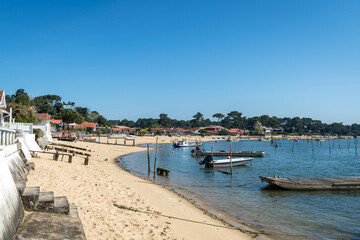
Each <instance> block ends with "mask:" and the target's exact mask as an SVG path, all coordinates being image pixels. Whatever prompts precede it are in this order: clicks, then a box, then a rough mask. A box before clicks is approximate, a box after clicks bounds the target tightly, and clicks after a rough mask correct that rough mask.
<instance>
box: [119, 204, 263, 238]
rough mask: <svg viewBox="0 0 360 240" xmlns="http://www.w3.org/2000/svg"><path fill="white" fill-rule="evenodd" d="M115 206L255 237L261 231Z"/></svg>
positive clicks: (120, 206)
mask: <svg viewBox="0 0 360 240" xmlns="http://www.w3.org/2000/svg"><path fill="white" fill-rule="evenodd" d="M114 206H115V207H117V208H120V209H124V210H129V211H133V212H138V213H146V214H152V215H156V216H159V217H166V218H170V219H177V220H181V221H186V222H192V223H199V224H203V225H208V226H212V227H220V228H227V229H233V230H239V231H240V232H243V233H247V234H250V235H252V236H253V237H256V236H258V234H259V233H256V232H253V231H248V230H244V229H241V228H237V227H233V226H224V225H217V224H211V223H206V222H199V221H195V220H190V219H186V218H179V217H173V216H168V215H163V214H161V213H157V212H149V211H143V210H139V209H136V208H132V207H127V206H124V205H118V204H116V203H114Z"/></svg>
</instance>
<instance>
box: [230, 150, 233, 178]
mask: <svg viewBox="0 0 360 240" xmlns="http://www.w3.org/2000/svg"><path fill="white" fill-rule="evenodd" d="M231 145H232V144H231V143H230V174H231V176H232V174H233V167H232V149H231Z"/></svg>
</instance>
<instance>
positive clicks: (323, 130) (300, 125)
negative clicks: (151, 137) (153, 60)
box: [108, 111, 360, 136]
mask: <svg viewBox="0 0 360 240" xmlns="http://www.w3.org/2000/svg"><path fill="white" fill-rule="evenodd" d="M212 117H213V118H216V119H217V121H211V120H210V119H209V118H206V119H205V118H204V116H203V114H201V113H200V112H198V113H196V114H195V115H194V116H193V119H191V120H177V119H171V118H169V117H168V115H167V114H164V113H162V114H160V116H159V118H158V119H154V118H139V119H138V120H137V121H136V122H134V121H131V120H127V119H124V120H121V121H120V120H109V121H108V122H109V124H110V125H123V126H128V127H140V128H145V129H147V128H158V127H178V128H184V129H191V128H197V127H205V126H209V125H220V126H222V127H225V128H228V129H230V128H239V129H241V130H254V125H255V123H256V122H257V121H258V122H260V123H261V125H262V126H266V127H271V128H273V129H274V130H275V132H278V133H285V134H321V135H326V134H330V135H355V136H357V135H360V125H359V124H352V125H344V124H343V123H332V124H326V123H322V122H321V121H320V120H313V119H311V118H299V117H294V118H289V117H285V118H278V117H270V116H268V115H262V116H259V117H251V118H247V117H245V116H242V113H240V112H238V111H232V112H230V113H228V114H226V115H223V114H221V113H216V114H214V115H213V116H212Z"/></svg>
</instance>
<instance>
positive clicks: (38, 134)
mask: <svg viewBox="0 0 360 240" xmlns="http://www.w3.org/2000/svg"><path fill="white" fill-rule="evenodd" d="M33 132H34V134H35V139H38V138H41V137H43V136H44V132H43V131H42V130H41V129H39V128H34V129H33Z"/></svg>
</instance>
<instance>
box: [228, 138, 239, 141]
mask: <svg viewBox="0 0 360 240" xmlns="http://www.w3.org/2000/svg"><path fill="white" fill-rule="evenodd" d="M226 141H228V142H238V141H239V139H236V138H233V137H228V138H227V139H226Z"/></svg>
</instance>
